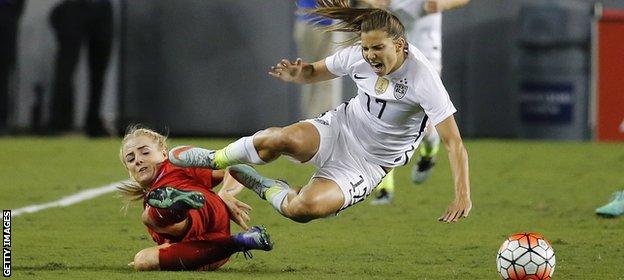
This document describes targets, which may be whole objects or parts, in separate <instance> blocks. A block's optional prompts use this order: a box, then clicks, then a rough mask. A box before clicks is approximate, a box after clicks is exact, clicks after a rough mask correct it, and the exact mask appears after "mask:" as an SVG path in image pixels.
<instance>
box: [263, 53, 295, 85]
mask: <svg viewBox="0 0 624 280" xmlns="http://www.w3.org/2000/svg"><path fill="white" fill-rule="evenodd" d="M302 69H303V61H302V60H301V58H297V60H295V62H294V63H293V62H291V61H290V60H288V59H282V61H280V62H279V63H277V64H276V65H275V66H272V67H271V71H269V75H271V76H273V77H275V78H278V79H280V80H282V81H284V82H293V81H295V79H297V77H299V75H300V74H301V70H302Z"/></svg>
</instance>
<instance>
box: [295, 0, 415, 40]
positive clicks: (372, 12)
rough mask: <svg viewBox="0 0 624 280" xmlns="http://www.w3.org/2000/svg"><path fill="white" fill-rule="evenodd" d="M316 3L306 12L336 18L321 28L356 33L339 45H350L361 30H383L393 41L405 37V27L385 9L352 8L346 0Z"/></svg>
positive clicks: (321, 0)
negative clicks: (333, 21) (314, 6)
mask: <svg viewBox="0 0 624 280" xmlns="http://www.w3.org/2000/svg"><path fill="white" fill-rule="evenodd" d="M316 3H317V8H315V9H310V10H308V11H307V13H308V14H311V15H317V16H320V17H324V18H330V19H336V20H338V21H337V22H335V23H333V24H331V25H329V26H328V27H325V28H323V29H324V30H325V31H326V32H333V31H339V32H351V33H355V34H356V35H357V36H354V37H353V38H350V39H347V40H345V41H343V42H340V44H341V45H352V44H354V43H356V42H358V41H359V40H360V35H361V34H362V32H369V31H373V30H381V31H385V32H386V33H387V34H388V36H389V37H390V38H392V40H395V41H396V40H398V39H400V38H403V39H405V27H404V26H403V24H402V23H401V21H400V20H399V19H398V18H397V17H396V16H395V15H393V14H391V13H390V12H388V11H386V10H382V9H375V8H352V7H350V6H349V1H348V0H316ZM318 20H322V18H319V19H318Z"/></svg>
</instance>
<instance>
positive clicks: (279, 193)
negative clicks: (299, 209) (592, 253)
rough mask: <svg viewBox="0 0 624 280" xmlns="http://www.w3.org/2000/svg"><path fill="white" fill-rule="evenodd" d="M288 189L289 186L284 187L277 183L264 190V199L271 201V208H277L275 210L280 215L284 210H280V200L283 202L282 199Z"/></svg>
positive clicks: (284, 197)
mask: <svg viewBox="0 0 624 280" xmlns="http://www.w3.org/2000/svg"><path fill="white" fill-rule="evenodd" d="M288 191H290V188H288V187H286V188H284V187H282V186H279V185H278V186H273V187H270V188H269V189H268V190H266V191H265V192H264V195H265V197H266V200H267V201H268V202H269V203H271V205H272V206H273V208H275V210H277V212H279V213H280V214H282V215H284V212H282V202H284V199H286V196H287V195H288Z"/></svg>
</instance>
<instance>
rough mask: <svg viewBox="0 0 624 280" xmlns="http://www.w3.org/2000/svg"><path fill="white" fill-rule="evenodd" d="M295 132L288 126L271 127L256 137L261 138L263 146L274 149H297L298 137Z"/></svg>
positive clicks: (285, 150) (284, 150)
mask: <svg viewBox="0 0 624 280" xmlns="http://www.w3.org/2000/svg"><path fill="white" fill-rule="evenodd" d="M293 135H294V133H292V131H290V130H289V129H288V128H281V127H271V128H268V129H265V130H263V131H262V132H261V133H260V134H258V135H257V136H256V137H257V139H259V140H260V143H261V146H263V147H265V148H268V149H270V150H274V151H283V152H287V151H292V150H296V146H297V139H296V138H295V137H293Z"/></svg>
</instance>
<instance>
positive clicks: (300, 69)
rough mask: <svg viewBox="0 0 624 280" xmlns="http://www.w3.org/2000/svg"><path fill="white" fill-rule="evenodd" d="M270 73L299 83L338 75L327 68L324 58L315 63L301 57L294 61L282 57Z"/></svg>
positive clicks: (280, 78)
mask: <svg viewBox="0 0 624 280" xmlns="http://www.w3.org/2000/svg"><path fill="white" fill-rule="evenodd" d="M269 75H271V76H273V77H275V78H277V79H279V80H282V81H284V82H289V83H297V84H310V83H316V82H320V81H326V80H331V79H333V78H336V77H337V76H336V75H334V74H332V73H331V72H329V70H327V66H326V65H325V60H324V59H323V60H319V61H317V62H314V63H305V62H303V61H302V60H301V58H297V59H296V60H295V61H294V62H291V61H290V60H288V59H282V60H281V61H280V62H278V63H277V64H276V65H275V66H272V67H271V70H270V71H269Z"/></svg>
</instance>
